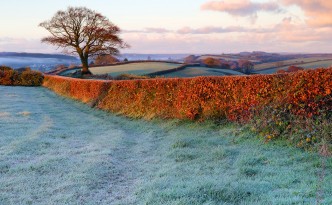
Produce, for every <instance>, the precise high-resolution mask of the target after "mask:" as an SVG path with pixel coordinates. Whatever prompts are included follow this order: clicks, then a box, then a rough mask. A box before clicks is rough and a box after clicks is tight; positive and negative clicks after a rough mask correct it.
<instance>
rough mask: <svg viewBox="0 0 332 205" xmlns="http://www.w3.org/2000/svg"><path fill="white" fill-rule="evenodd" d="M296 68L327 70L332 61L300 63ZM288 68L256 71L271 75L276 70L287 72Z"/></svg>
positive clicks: (331, 65)
mask: <svg viewBox="0 0 332 205" xmlns="http://www.w3.org/2000/svg"><path fill="white" fill-rule="evenodd" d="M297 66H299V67H302V68H305V69H311V68H312V69H315V68H329V67H332V60H322V61H318V62H308V63H301V64H298V65H297ZM288 67H289V66H283V67H279V68H272V69H267V70H261V71H258V73H260V74H272V73H275V72H277V71H278V70H281V69H283V70H287V68H288Z"/></svg>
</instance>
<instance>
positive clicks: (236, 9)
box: [201, 0, 281, 16]
mask: <svg viewBox="0 0 332 205" xmlns="http://www.w3.org/2000/svg"><path fill="white" fill-rule="evenodd" d="M201 9H202V10H210V11H219V12H226V13H228V14H230V15H233V16H256V15H257V12H259V11H267V12H280V11H281V9H280V7H279V5H278V4H277V3H275V2H266V3H254V2H251V1H250V0H224V1H209V2H207V3H205V4H203V5H202V6H201Z"/></svg>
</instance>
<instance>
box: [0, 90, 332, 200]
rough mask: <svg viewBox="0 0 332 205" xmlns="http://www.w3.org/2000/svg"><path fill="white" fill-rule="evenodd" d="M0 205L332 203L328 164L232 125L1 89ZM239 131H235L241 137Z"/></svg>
mask: <svg viewBox="0 0 332 205" xmlns="http://www.w3.org/2000/svg"><path fill="white" fill-rule="evenodd" d="M0 129H1V131H0V204H1V205H2V204H4V205H9V204H15V205H16V204H315V203H316V201H317V200H318V201H319V202H321V203H322V204H332V197H331V196H332V184H331V183H330V182H331V181H332V173H331V170H332V160H331V159H326V160H325V163H326V167H325V169H324V175H321V173H322V162H323V161H324V159H322V158H320V157H319V156H318V155H316V154H314V153H308V152H303V151H301V150H298V149H296V148H290V147H286V146H284V144H282V143H275V144H272V143H271V144H264V143H263V142H261V141H259V140H258V139H257V138H255V137H254V136H251V135H250V134H249V133H247V134H246V133H244V134H243V132H241V131H240V130H239V128H237V127H233V126H223V127H218V126H215V125H214V124H210V123H205V124H196V123H185V122H179V121H166V122H161V121H155V122H145V121H141V120H129V119H126V118H122V117H116V116H112V115H110V114H107V113H105V112H101V111H97V110H93V109H91V108H89V107H87V106H85V105H83V104H80V103H78V102H74V101H71V100H66V99H63V98H61V97H58V96H56V95H55V94H54V93H52V92H50V91H48V90H46V89H44V88H23V87H2V86H0ZM241 133H242V134H241Z"/></svg>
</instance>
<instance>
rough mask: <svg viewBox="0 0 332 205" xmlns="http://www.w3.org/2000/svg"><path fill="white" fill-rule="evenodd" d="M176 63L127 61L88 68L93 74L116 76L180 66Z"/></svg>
mask: <svg viewBox="0 0 332 205" xmlns="http://www.w3.org/2000/svg"><path fill="white" fill-rule="evenodd" d="M180 66H181V64H177V63H163V62H146V63H128V64H123V65H115V66H103V67H91V68H90V70H91V72H92V73H93V74H95V75H101V74H109V75H111V76H118V75H121V74H125V73H128V74H134V75H146V74H149V73H154V72H158V71H164V70H169V69H173V68H177V67H180Z"/></svg>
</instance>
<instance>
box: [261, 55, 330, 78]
mask: <svg viewBox="0 0 332 205" xmlns="http://www.w3.org/2000/svg"><path fill="white" fill-rule="evenodd" d="M280 62H282V64H280V65H279V66H277V63H278V62H272V63H263V64H258V65H255V70H256V71H258V73H261V74H271V73H275V72H277V71H278V70H281V69H283V70H287V68H288V67H289V66H291V65H297V66H299V67H303V68H308V69H309V68H312V69H315V68H328V67H331V66H332V60H331V59H328V58H326V59H324V58H319V57H315V58H297V59H292V60H287V61H280ZM280 62H279V63H280Z"/></svg>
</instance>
